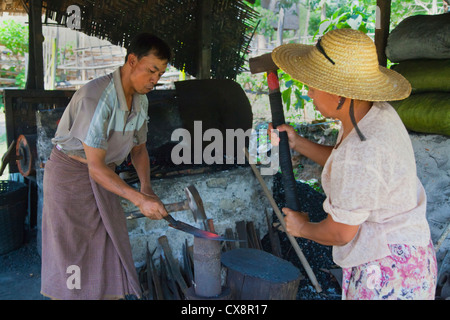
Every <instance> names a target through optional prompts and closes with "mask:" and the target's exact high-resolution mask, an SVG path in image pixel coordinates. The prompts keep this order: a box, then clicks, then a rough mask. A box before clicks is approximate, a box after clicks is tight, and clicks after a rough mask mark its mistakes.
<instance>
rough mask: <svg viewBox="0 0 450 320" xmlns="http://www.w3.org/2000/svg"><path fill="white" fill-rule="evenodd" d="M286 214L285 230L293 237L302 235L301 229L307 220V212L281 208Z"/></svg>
mask: <svg viewBox="0 0 450 320" xmlns="http://www.w3.org/2000/svg"><path fill="white" fill-rule="evenodd" d="M282 211H283V213H284V214H285V215H286V216H285V217H284V221H285V223H286V231H287V232H288V233H289V234H290V235H292V236H294V237H302V229H303V227H304V226H305V224H307V223H308V222H309V217H308V214H307V213H304V212H297V211H294V210H291V209H289V208H283V210H282Z"/></svg>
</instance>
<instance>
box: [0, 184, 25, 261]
mask: <svg viewBox="0 0 450 320" xmlns="http://www.w3.org/2000/svg"><path fill="white" fill-rule="evenodd" d="M27 207H28V188H27V186H26V184H24V183H20V182H16V181H9V180H1V181H0V255H2V254H5V253H8V252H11V251H13V250H15V249H18V248H20V246H22V244H23V240H24V222H25V217H26V215H27Z"/></svg>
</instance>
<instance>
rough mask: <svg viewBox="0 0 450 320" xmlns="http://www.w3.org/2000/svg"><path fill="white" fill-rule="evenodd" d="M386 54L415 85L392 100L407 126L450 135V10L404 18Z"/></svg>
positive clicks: (390, 41)
mask: <svg viewBox="0 0 450 320" xmlns="http://www.w3.org/2000/svg"><path fill="white" fill-rule="evenodd" d="M386 56H387V57H388V58H389V60H391V61H392V62H396V63H397V62H398V64H397V65H395V66H393V67H392V69H393V70H395V71H397V72H398V73H400V74H401V75H403V76H404V77H405V78H406V79H407V80H408V81H409V82H410V83H411V86H412V94H411V96H410V97H408V98H407V99H405V100H401V101H393V102H391V104H392V106H393V107H394V108H395V109H396V110H397V112H398V114H399V116H400V118H401V119H402V121H403V123H404V124H405V126H406V128H407V129H409V130H412V131H417V132H423V133H433V134H442V135H449V136H450V13H445V14H441V15H428V16H422V15H419V16H412V17H408V18H406V19H405V20H403V21H402V22H401V23H400V24H399V25H398V26H397V27H396V28H395V29H394V30H393V31H392V32H391V34H390V35H389V38H388V43H387V46H386Z"/></svg>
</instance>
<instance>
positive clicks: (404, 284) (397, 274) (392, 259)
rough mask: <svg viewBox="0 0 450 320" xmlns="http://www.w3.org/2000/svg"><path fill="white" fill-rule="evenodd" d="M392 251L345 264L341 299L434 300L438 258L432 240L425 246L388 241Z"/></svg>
mask: <svg viewBox="0 0 450 320" xmlns="http://www.w3.org/2000/svg"><path fill="white" fill-rule="evenodd" d="M389 249H390V251H391V255H390V256H387V257H384V258H382V259H379V260H376V261H371V262H368V263H364V264H361V265H359V266H356V267H351V268H344V269H343V270H342V271H343V278H342V299H343V300H403V299H404V300H433V299H434V297H435V291H436V282H437V262H436V254H435V250H434V247H433V243H432V242H431V241H430V244H429V245H428V246H427V247H417V246H410V245H404V244H392V245H389Z"/></svg>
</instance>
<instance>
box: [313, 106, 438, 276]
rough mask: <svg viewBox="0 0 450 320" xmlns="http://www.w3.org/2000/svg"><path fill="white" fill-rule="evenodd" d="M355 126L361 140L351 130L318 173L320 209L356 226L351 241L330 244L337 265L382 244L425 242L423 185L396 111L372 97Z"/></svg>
mask: <svg viewBox="0 0 450 320" xmlns="http://www.w3.org/2000/svg"><path fill="white" fill-rule="evenodd" d="M358 127H359V128H360V130H361V132H362V133H363V134H364V136H365V137H366V139H367V140H366V141H361V140H360V139H359V136H358V134H357V133H356V131H355V129H353V130H352V131H351V132H350V134H349V135H348V136H347V137H346V138H345V139H344V140H343V141H342V142H341V143H340V145H339V146H338V147H337V148H335V149H333V152H332V153H331V155H330V157H329V158H328V160H327V162H326V164H325V166H324V169H323V172H322V187H323V189H324V192H325V194H326V196H327V197H326V199H325V201H324V203H323V208H324V210H325V212H327V213H328V214H330V215H331V217H332V218H333V220H334V221H335V222H339V223H343V224H348V225H359V226H360V227H359V230H358V232H357V234H356V236H355V237H354V238H353V240H352V241H350V242H349V243H347V244H346V245H343V246H333V260H334V262H335V263H336V264H338V265H339V266H341V267H342V268H348V267H353V266H357V265H360V264H363V263H367V262H370V261H374V260H377V259H380V258H383V257H385V256H387V255H389V254H390V251H389V249H388V244H408V245H417V246H427V245H428V244H429V241H430V228H429V226H428V222H427V220H426V202H427V201H426V194H425V190H424V188H423V186H422V184H421V182H420V181H419V179H418V177H417V172H416V163H415V158H414V151H413V148H412V144H411V140H410V138H409V135H408V132H407V131H406V128H405V126H404V125H403V122H402V121H401V119H400V118H399V116H398V114H397V112H396V111H395V110H394V108H393V107H392V106H391V105H390V104H388V103H386V102H375V103H374V104H373V106H372V108H371V109H370V110H369V112H368V113H367V114H366V115H365V117H364V118H363V119H361V120H360V121H359V122H358ZM342 132H343V130H341V132H340V133H339V136H338V142H339V141H340V140H341V138H342Z"/></svg>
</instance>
